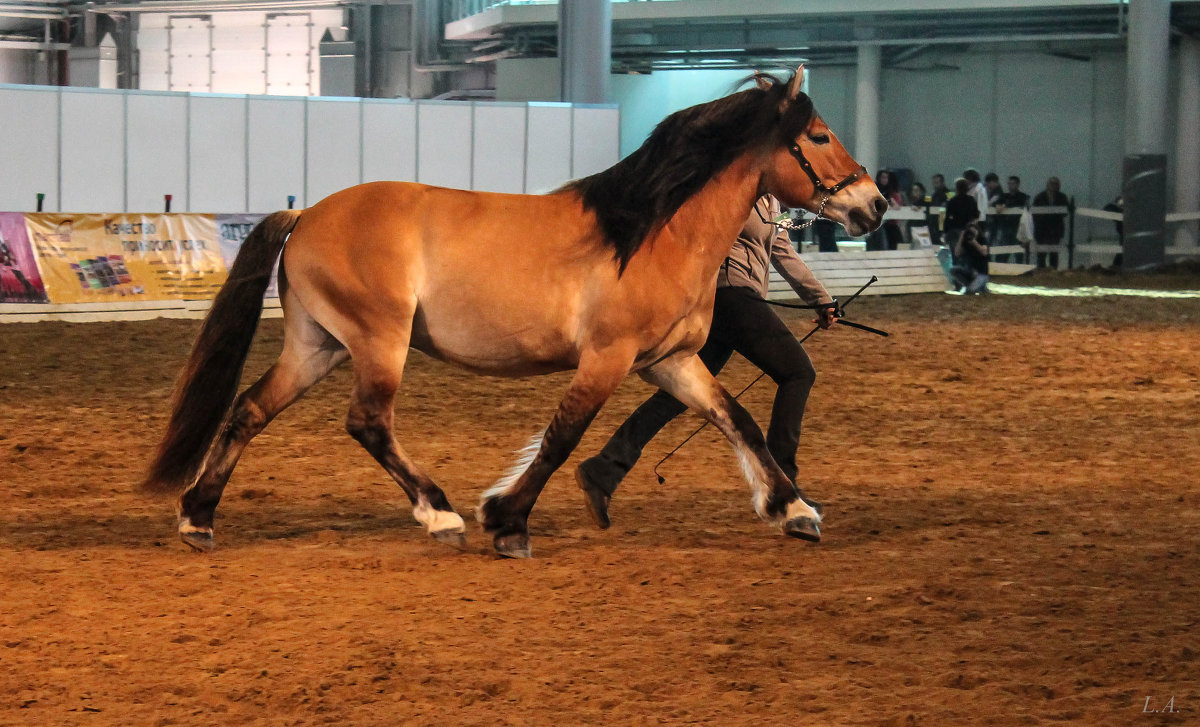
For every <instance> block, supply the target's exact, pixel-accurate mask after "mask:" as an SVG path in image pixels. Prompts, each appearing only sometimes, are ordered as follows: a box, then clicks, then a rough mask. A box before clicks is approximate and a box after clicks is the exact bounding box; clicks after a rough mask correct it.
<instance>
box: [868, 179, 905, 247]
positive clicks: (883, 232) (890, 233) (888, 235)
mask: <svg viewBox="0 0 1200 727" xmlns="http://www.w3.org/2000/svg"><path fill="white" fill-rule="evenodd" d="M875 186H876V187H878V188H879V193H880V194H881V195H883V198H884V199H886V200H887V202H888V208H889V209H893V210H898V209H900V207H901V201H900V190H899V187H898V185H897V183H896V177H895V176H894V175H893V174H892V172H891V170H888V169H880V170H879V172H878V173H877V174H876V175H875ZM903 239H904V235H903V233H901V232H900V223H899V222H897V221H896V220H885V221H884V223H883V225H882V226H881V227H880V228H879V229H878V230H875V232H872V233H871V234H870V235H869V236H868V237H867V249H868V250H895V249H897V248H898V247H899V244H900V242H901V241H902V240H903Z"/></svg>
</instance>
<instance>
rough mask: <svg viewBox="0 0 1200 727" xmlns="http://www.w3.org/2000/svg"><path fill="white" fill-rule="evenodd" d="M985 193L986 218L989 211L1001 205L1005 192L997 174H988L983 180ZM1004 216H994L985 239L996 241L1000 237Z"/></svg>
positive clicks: (991, 218)
mask: <svg viewBox="0 0 1200 727" xmlns="http://www.w3.org/2000/svg"><path fill="white" fill-rule="evenodd" d="M983 193H984V195H985V196H986V197H987V209H985V210H984V216H985V217H986V216H987V210H988V209H992V208H994V207H995V206H996V205H998V204H1000V197H1001V195H1003V194H1004V190H1003V189H1001V188H1000V175H999V174H996V173H995V172H988V173H987V175H986V176H985V177H984V178H983ZM1001 219H1003V215H992V216H991V217H990V218H989V219H988V225H987V234H986V235H985V237H987V239H989V240H995V239H996V237H997V236H998V235H999V232H1000V231H999V229H998V225H999V224H1000V220H1001Z"/></svg>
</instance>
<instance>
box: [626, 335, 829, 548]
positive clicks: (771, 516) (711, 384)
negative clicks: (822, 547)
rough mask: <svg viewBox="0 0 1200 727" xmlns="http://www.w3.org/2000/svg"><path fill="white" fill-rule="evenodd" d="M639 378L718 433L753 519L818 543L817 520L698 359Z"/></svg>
mask: <svg viewBox="0 0 1200 727" xmlns="http://www.w3.org/2000/svg"><path fill="white" fill-rule="evenodd" d="M641 375H642V378H644V379H646V380H647V381H649V382H650V383H652V384H654V385H656V386H658V387H660V388H662V389H664V390H666V391H667V393H669V394H671V395H672V396H674V397H675V398H676V399H679V400H680V401H681V402H683V403H684V404H686V405H687V406H688V407H690V408H691V409H692V410H693V411H695V412H697V413H698V414H700V415H701V416H703V417H704V418H705V419H707V420H708V421H709V422H711V423H712V424H713V425H714V426H716V427H717V428H718V429H720V430H721V433H722V434H724V435H725V437H726V438H727V439H728V440H729V442H730V443H731V444H732V445H733V449H734V451H735V452H736V453H737V455H738V459H739V460H740V461H741V464H742V472H743V473H744V474H745V475H746V480H747V481H748V482H749V483H750V492H751V495H752V498H753V502H754V511H755V512H757V513H758V516H759V517H761V518H762V519H763V520H765V521H766V522H769V523H772V524H774V525H779V526H781V527H782V528H783V532H784V533H785V534H786V535H790V536H792V537H794V538H800V539H802V540H809V541H812V542H817V541H819V540H820V539H821V529H820V522H821V515H820V514H819V513H818V512H817V511H816V510H815V509H814V508H813V507H812V506H811V505H809V504H808V502H806V501H805V500H804V497H803V496H802V495H801V494H800V490H799V489H797V487H796V485H795V483H793V482H792V481H791V480H789V479H788V477H787V475H785V474H784V473H783V470H781V469H779V465H778V464H776V462H775V459H774V458H773V457H772V456H771V453H770V451H769V450H768V449H767V443H766V441H765V440H764V439H763V434H762V430H761V429H759V428H758V425H757V424H755V422H754V418H753V417H751V416H750V413H749V412H747V411H746V409H745V408H744V407H743V406H742V405H741V404H739V403H738V402H737V400H736V399H734V398H733V397H732V396H730V395H729V392H727V391H725V388H724V387H723V386H721V384H720V382H718V381H717V380H716V379H715V378H713V375H712V374H711V373H709V371H708V369H707V368H706V367H705V366H704V363H703V362H702V361H701V360H700V357H699V356H694V355H692V356H680V357H672V358H669V359H666V360H665V361H662V362H660V363H658V364H655V365H654V366H652V367H650V368H649V369H647V370H645V371H643V372H642V373H641Z"/></svg>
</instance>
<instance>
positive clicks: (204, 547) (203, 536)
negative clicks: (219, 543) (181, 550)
mask: <svg viewBox="0 0 1200 727" xmlns="http://www.w3.org/2000/svg"><path fill="white" fill-rule="evenodd" d="M179 539H180V540H182V541H183V544H184V545H186V546H188V547H190V548H192V549H193V550H195V551H196V552H198V553H211V552H212V549H213V548H214V547H216V545H215V544H214V543H213V534H212V531H209V530H189V531H188V532H186V533H180V534H179Z"/></svg>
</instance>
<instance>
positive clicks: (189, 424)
mask: <svg viewBox="0 0 1200 727" xmlns="http://www.w3.org/2000/svg"><path fill="white" fill-rule="evenodd" d="M299 216H300V212H299V211H298V210H284V211H281V212H275V213H274V214H271V215H269V216H267V217H266V218H265V219H263V221H262V222H259V223H258V224H257V225H256V226H255V227H254V229H253V230H251V231H250V234H249V235H248V236H247V237H246V240H245V242H243V243H242V247H241V249H240V250H239V251H238V254H237V259H235V260H234V261H233V266H232V267H231V268H230V270H229V277H228V279H227V280H226V281H225V285H223V286H222V287H221V290H220V292H218V293H217V297H216V299H215V300H214V301H213V305H212V308H211V309H210V310H209V312H208V316H206V317H205V319H204V325H203V326H201V328H200V335H198V336H197V337H196V342H195V343H194V344H193V345H192V353H191V355H190V356H189V357H188V361H187V365H186V366H185V367H184V369H183V372H182V373H181V374H180V376H179V382H178V383H177V384H176V387H175V395H174V399H173V406H172V408H171V418H170V421H169V423H168V424H167V432H166V434H165V435H164V436H163V439H162V441H161V442H159V445H158V451H157V452H156V453H155V455H154V461H153V462H151V463H150V470H149V472H148V473H147V474H146V479H145V480H144V481H143V482H142V484H141V488H142V489H143V490H145V491H148V492H152V493H159V494H177V493H180V492H183V491H184V490H186V489H187V488H188V487H191V485H192V484H193V482H194V481H195V479H196V476H197V474H198V473H199V471H200V468H201V466H203V464H204V458H205V456H206V455H207V454H208V450H209V447H210V446H211V445H212V442H213V440H214V439H215V438H216V436H217V432H218V430H219V429H220V428H221V426H222V424H224V422H225V418H226V417H227V416H228V415H229V409H230V407H231V406H232V405H233V399H234V397H235V396H236V395H237V390H238V384H239V383H240V382H241V378H242V366H243V365H244V364H245V363H246V356H247V355H248V354H249V352H250V342H251V340H253V338H254V331H255V329H256V328H258V319H259V317H260V316H261V315H262V307H263V294H264V293H265V292H266V290H267V286H268V285H270V282H271V269H272V268H273V267H274V266H275V261H276V260H277V259H278V258H279V253H280V252H281V251H282V250H283V243H284V241H285V240H287V237H288V235H289V234H290V233H291V231H292V228H293V227H295V226H296V220H297V219H299Z"/></svg>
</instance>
